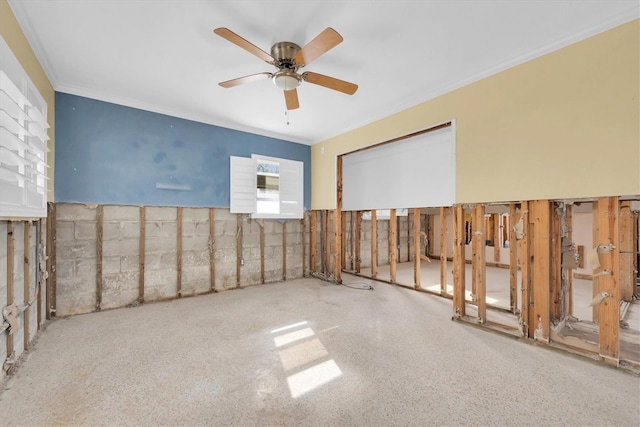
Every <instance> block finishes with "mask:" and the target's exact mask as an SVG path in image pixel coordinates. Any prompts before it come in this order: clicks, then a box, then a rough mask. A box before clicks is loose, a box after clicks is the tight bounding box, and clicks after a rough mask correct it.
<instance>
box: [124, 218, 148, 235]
mask: <svg viewBox="0 0 640 427" xmlns="http://www.w3.org/2000/svg"><path fill="white" fill-rule="evenodd" d="M146 231H147V230H146V224H145V235H146ZM120 233H121V236H122V237H124V238H132V237H135V238H139V237H140V221H135V222H134V221H127V222H123V223H121V224H120Z"/></svg>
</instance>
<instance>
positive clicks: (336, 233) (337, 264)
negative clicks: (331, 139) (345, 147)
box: [333, 157, 342, 283]
mask: <svg viewBox="0 0 640 427" xmlns="http://www.w3.org/2000/svg"><path fill="white" fill-rule="evenodd" d="M339 158H341V157H339ZM341 206H342V203H340V206H339V207H338V208H337V209H336V210H335V211H333V251H334V255H335V256H334V260H333V270H334V273H333V274H334V278H335V280H336V283H342V212H341V209H342V207H341Z"/></svg>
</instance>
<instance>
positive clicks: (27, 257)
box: [22, 221, 31, 351]
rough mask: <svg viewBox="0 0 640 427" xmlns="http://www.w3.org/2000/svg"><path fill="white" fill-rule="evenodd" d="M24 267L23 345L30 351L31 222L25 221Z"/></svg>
mask: <svg viewBox="0 0 640 427" xmlns="http://www.w3.org/2000/svg"><path fill="white" fill-rule="evenodd" d="M23 224H24V265H23V273H22V274H23V278H24V280H23V282H24V288H23V293H22V296H23V302H24V305H25V309H24V333H23V334H22V335H23V345H24V347H23V348H24V349H25V351H26V350H29V332H30V331H29V329H30V327H31V307H30V305H31V301H30V300H31V281H30V280H29V279H30V278H31V221H24V222H23Z"/></svg>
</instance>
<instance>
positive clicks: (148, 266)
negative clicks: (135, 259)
mask: <svg viewBox="0 0 640 427" xmlns="http://www.w3.org/2000/svg"><path fill="white" fill-rule="evenodd" d="M161 258H162V255H161V254H159V253H156V254H149V253H147V254H145V256H144V268H145V270H157V269H159V268H160V267H161V266H162V264H161V262H160V261H161Z"/></svg>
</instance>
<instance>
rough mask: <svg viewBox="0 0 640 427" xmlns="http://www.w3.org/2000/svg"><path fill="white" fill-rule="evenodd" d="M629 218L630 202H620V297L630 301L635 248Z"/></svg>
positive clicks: (632, 286)
mask: <svg viewBox="0 0 640 427" xmlns="http://www.w3.org/2000/svg"><path fill="white" fill-rule="evenodd" d="M631 220H632V213H631V202H630V201H622V202H620V224H619V227H620V233H619V235H620V298H621V299H622V300H624V301H631V299H632V298H633V294H634V290H635V289H634V288H635V287H636V284H635V280H634V279H635V277H634V276H635V274H634V268H633V258H634V252H635V248H634V246H633V235H632V230H633V227H632V226H631Z"/></svg>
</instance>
